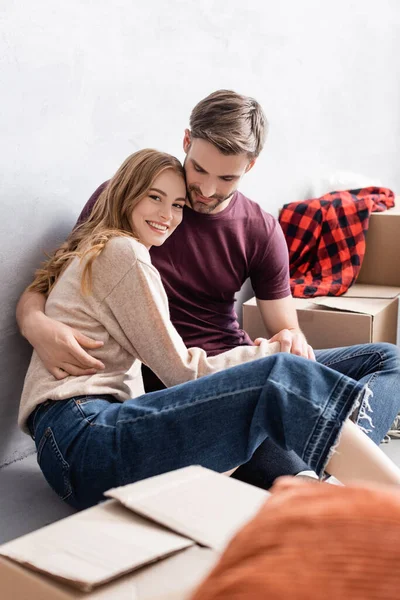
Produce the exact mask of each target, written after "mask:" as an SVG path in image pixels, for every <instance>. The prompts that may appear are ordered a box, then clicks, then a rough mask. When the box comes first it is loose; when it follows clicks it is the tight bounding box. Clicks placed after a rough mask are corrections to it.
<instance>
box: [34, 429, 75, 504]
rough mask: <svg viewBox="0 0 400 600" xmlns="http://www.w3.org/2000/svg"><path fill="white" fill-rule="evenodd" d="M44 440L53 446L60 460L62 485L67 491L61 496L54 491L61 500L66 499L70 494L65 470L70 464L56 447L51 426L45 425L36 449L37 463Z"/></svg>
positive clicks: (69, 485)
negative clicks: (45, 427)
mask: <svg viewBox="0 0 400 600" xmlns="http://www.w3.org/2000/svg"><path fill="white" fill-rule="evenodd" d="M46 442H47V443H50V444H51V447H52V448H53V451H54V453H55V455H56V457H57V459H58V460H59V461H60V464H61V470H62V475H63V480H64V485H65V489H66V491H67V493H66V494H64V495H63V496H61V495H60V494H58V493H57V492H56V493H57V495H58V496H59V497H60V498H61V500H66V499H67V498H69V497H70V496H71V495H72V487H71V483H70V481H69V478H68V476H67V472H68V471H69V469H70V466H69V464H68V462H67V461H66V460H65V458H64V456H63V455H62V453H61V451H60V449H59V447H58V444H57V442H56V439H55V437H54V434H53V430H52V429H51V427H47V429H46V430H45V432H44V433H43V435H42V438H41V440H40V442H39V446H38V451H37V460H38V463H39V464H40V458H41V456H42V452H43V448H44V446H45V444H46Z"/></svg>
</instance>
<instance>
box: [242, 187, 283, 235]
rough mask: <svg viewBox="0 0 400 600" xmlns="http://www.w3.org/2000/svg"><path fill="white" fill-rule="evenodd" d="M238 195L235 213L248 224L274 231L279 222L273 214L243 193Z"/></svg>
mask: <svg viewBox="0 0 400 600" xmlns="http://www.w3.org/2000/svg"><path fill="white" fill-rule="evenodd" d="M237 194H238V196H237V199H236V203H235V209H236V211H235V212H236V213H237V214H238V215H241V216H242V218H243V219H245V220H246V221H247V223H250V224H253V225H254V226H257V227H261V228H263V229H265V228H267V229H274V228H275V227H276V224H277V222H278V221H277V219H276V218H275V217H274V216H273V215H271V213H269V212H267V211H265V210H264V209H263V208H261V206H260V205H259V204H258V203H257V202H255V201H254V200H251V199H250V198H248V197H247V196H245V195H244V194H242V192H237Z"/></svg>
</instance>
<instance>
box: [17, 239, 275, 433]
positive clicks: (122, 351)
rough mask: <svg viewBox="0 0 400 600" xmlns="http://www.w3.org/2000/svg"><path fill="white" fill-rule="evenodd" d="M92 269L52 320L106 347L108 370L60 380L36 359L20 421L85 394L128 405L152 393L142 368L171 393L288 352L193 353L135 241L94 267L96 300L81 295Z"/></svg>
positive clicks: (116, 244) (66, 280) (75, 271)
mask: <svg viewBox="0 0 400 600" xmlns="http://www.w3.org/2000/svg"><path fill="white" fill-rule="evenodd" d="M83 265H84V262H82V263H81V262H80V261H79V259H73V260H72V261H71V263H70V264H69V265H68V267H67V268H66V270H65V271H64V273H63V274H62V275H61V276H60V278H59V279H58V281H57V284H56V285H55V286H54V288H53V290H52V291H51V293H50V294H49V297H48V299H47V302H46V308H45V312H46V315H48V316H49V317H51V318H53V319H56V320H59V321H62V322H63V323H66V324H67V325H70V326H71V327H74V328H76V329H77V330H79V331H80V332H82V333H84V334H85V335H87V336H89V337H91V338H93V339H96V340H102V341H103V342H104V346H103V347H102V348H100V349H98V350H95V351H93V352H92V355H93V356H95V357H96V358H98V359H99V360H101V361H102V362H103V363H104V364H105V369H104V371H100V372H98V373H96V374H95V375H88V376H79V377H74V376H69V377H66V378H65V379H63V380H61V381H58V380H56V379H55V378H54V377H53V376H52V375H51V374H50V373H49V372H48V371H47V370H46V369H45V367H44V366H43V364H42V362H41V361H40V359H39V357H38V355H37V354H36V352H35V351H34V352H33V355H32V360H31V363H30V366H29V369H28V372H27V375H26V378H25V384H24V389H23V392H22V398H21V404H20V411H19V417H18V422H19V425H20V427H21V428H23V429H24V430H25V431H27V428H26V420H27V418H28V416H29V414H30V413H31V412H32V411H33V409H34V408H35V407H36V406H37V405H38V404H40V403H41V402H44V401H45V400H48V399H50V400H64V399H66V398H71V397H73V396H77V395H96V394H112V395H113V396H115V397H116V398H117V399H118V400H120V401H121V402H123V401H125V400H128V399H129V398H134V397H136V396H139V395H141V394H143V393H144V389H143V380H142V376H141V369H140V366H141V362H143V363H145V364H146V365H148V366H149V367H150V368H151V369H152V370H153V371H154V372H155V373H156V375H157V376H158V377H159V378H160V379H161V380H162V381H163V382H164V384H165V385H166V386H168V387H170V386H173V385H176V384H178V383H183V382H185V381H189V380H191V379H197V378H198V377H201V376H203V375H209V374H211V373H215V372H217V371H221V370H222V369H226V368H228V367H232V366H234V365H238V364H241V363H244V362H247V361H250V360H254V359H257V358H262V357H264V356H268V355H269V354H273V353H275V352H278V351H279V350H280V345H279V343H274V344H268V343H267V342H266V341H263V342H262V343H261V346H239V347H237V348H233V349H232V350H229V351H228V352H224V353H223V354H220V355H218V356H213V357H210V358H209V357H207V355H206V353H205V352H204V350H201V349H200V348H189V349H187V348H186V346H185V344H184V343H183V340H182V338H181V337H180V336H179V334H178V332H177V331H176V329H175V328H174V326H173V325H172V323H171V321H170V318H169V310H168V300H167V296H166V293H165V290H164V287H163V285H162V282H161V278H160V275H159V273H158V271H157V270H156V269H155V267H153V266H152V264H151V260H150V255H149V252H148V251H147V249H146V248H145V247H144V246H143V245H142V244H140V243H139V242H137V241H135V240H134V239H132V238H128V237H122V236H120V237H116V238H113V239H111V240H110V241H109V242H108V243H107V244H106V247H105V249H104V250H103V252H102V253H101V254H100V256H99V257H98V258H96V259H95V260H94V262H93V267H92V269H93V270H92V273H93V284H92V291H91V293H90V295H85V296H84V295H82V293H81V288H80V286H81V273H82V269H83Z"/></svg>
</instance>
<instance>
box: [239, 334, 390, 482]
mask: <svg viewBox="0 0 400 600" xmlns="http://www.w3.org/2000/svg"><path fill="white" fill-rule="evenodd" d="M315 356H316V359H317V361H318V362H319V363H321V364H323V365H326V366H328V367H330V368H332V369H335V370H336V371H339V372H340V373H343V374H344V375H347V376H348V377H351V378H352V379H355V380H356V381H359V382H360V383H363V384H366V385H368V386H369V388H370V389H371V391H372V393H373V396H372V398H370V399H369V403H370V405H371V409H372V412H371V414H370V416H371V418H372V422H373V427H371V426H370V423H369V422H368V419H365V418H364V417H363V415H364V414H365V412H364V411H363V407H360V410H359V411H357V413H356V415H355V421H356V422H357V423H358V424H359V425H360V426H361V427H362V428H363V429H364V431H365V432H366V433H367V434H368V436H369V437H370V438H371V439H372V440H373V441H374V442H375V443H376V444H379V443H380V442H381V441H382V440H383V438H384V437H385V435H386V433H387V432H388V430H389V428H390V426H391V424H392V422H393V419H394V418H395V416H396V415H397V414H398V413H399V412H400V349H399V348H398V346H394V345H393V344H386V343H380V344H361V345H357V346H349V347H346V348H333V349H329V350H316V351H315ZM310 468H311V465H308V464H306V462H304V460H302V459H301V458H300V457H299V456H298V455H297V454H296V453H295V452H286V451H285V450H284V449H282V448H280V447H279V446H277V445H276V444H274V442H273V441H272V440H271V439H268V440H266V441H265V442H264V443H263V444H262V445H261V446H260V447H259V448H258V449H257V450H256V452H255V453H254V455H253V456H252V458H251V459H250V461H249V462H248V463H247V464H244V465H242V466H241V467H240V468H239V469H237V470H236V471H235V473H234V474H233V477H234V478H236V479H240V480H242V481H245V482H247V483H251V484H253V485H257V486H258V487H263V488H264V489H269V487H270V486H271V485H272V483H273V481H274V479H276V477H279V476H280V475H295V474H296V473H299V472H300V471H304V470H307V469H310Z"/></svg>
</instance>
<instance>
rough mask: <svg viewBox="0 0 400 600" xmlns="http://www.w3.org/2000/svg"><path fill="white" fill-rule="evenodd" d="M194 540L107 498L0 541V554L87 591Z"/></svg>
mask: <svg viewBox="0 0 400 600" xmlns="http://www.w3.org/2000/svg"><path fill="white" fill-rule="evenodd" d="M190 546H193V541H192V540H189V539H187V538H184V537H182V536H180V535H178V534H176V533H173V532H171V531H169V530H166V529H165V528H164V527H161V526H160V525H158V524H156V523H153V522H151V521H148V520H146V519H143V518H141V517H140V516H138V515H134V514H133V513H132V512H130V511H128V510H126V509H125V508H123V507H122V506H121V505H120V504H119V503H118V502H106V503H103V504H101V505H98V506H95V507H94V508H91V509H88V510H85V511H82V512H80V513H77V514H75V515H72V516H71V517H68V518H66V519H63V520H61V521H58V522H56V523H53V524H52V525H48V526H47V527H44V528H42V529H39V530H37V531H34V532H33V533H30V534H28V535H25V536H23V537H21V538H18V539H16V540H13V541H11V542H8V543H6V544H3V545H2V546H0V554H1V555H3V556H5V557H8V558H11V559H13V560H14V561H17V562H18V563H20V564H22V565H24V566H27V567H29V568H31V569H33V570H37V571H39V572H43V573H46V574H49V575H51V576H53V577H55V578H56V579H58V580H60V581H63V582H66V583H69V584H71V585H74V586H75V587H77V588H79V589H81V590H83V591H90V590H92V589H93V588H94V587H95V586H98V585H100V584H103V583H106V582H108V581H111V580H112V579H114V578H116V577H119V576H120V575H122V574H124V573H129V572H130V571H133V570H135V569H137V568H139V567H141V566H143V565H146V564H148V563H151V562H154V561H156V560H158V559H160V558H163V557H166V556H169V555H171V554H173V553H175V552H178V551H179V550H182V549H184V548H188V547H190Z"/></svg>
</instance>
